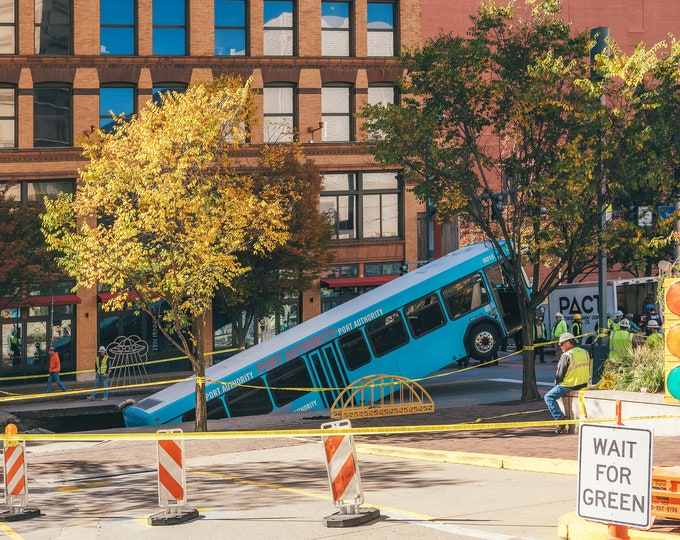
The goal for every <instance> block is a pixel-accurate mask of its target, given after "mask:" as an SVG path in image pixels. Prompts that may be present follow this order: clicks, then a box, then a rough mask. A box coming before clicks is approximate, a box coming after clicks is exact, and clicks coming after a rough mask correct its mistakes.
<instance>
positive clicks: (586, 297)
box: [544, 277, 658, 342]
mask: <svg viewBox="0 0 680 540" xmlns="http://www.w3.org/2000/svg"><path fill="white" fill-rule="evenodd" d="M657 284H658V278H656V277H644V278H630V279H619V280H610V281H608V282H607V313H609V314H610V315H611V317H612V318H614V315H615V313H616V312H617V311H618V310H621V311H623V313H632V314H633V315H635V318H636V322H637V321H639V317H640V316H644V315H646V314H647V310H646V309H645V306H646V305H647V304H654V305H655V306H656V307H657V311H658V306H657V304H656V296H657V294H656V290H657ZM598 299H599V294H598V283H597V281H584V282H580V283H565V284H563V285H560V286H559V287H557V289H555V290H554V291H553V292H552V293H551V294H550V296H549V297H548V303H547V306H546V309H545V314H544V316H545V319H544V321H545V323H546V326H547V327H548V333H550V329H551V328H552V325H553V323H554V322H555V313H557V312H560V313H562V315H563V316H564V319H565V320H566V321H567V326H568V327H569V328H571V323H572V322H573V320H574V315H576V314H577V313H580V314H581V317H582V319H581V322H582V324H583V333H584V334H586V333H588V332H594V331H595V325H596V323H597V320H598V318H599V313H598ZM588 338H591V336H588ZM588 338H587V339H586V341H587V342H590V341H591V339H588Z"/></svg>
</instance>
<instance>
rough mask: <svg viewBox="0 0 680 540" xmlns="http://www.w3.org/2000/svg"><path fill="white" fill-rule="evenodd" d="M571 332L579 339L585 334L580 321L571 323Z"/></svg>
mask: <svg viewBox="0 0 680 540" xmlns="http://www.w3.org/2000/svg"><path fill="white" fill-rule="evenodd" d="M571 333H572V334H574V337H575V338H576V339H579V336H580V335H581V334H583V329H582V328H581V323H580V322H577V321H574V322H573V323H571Z"/></svg>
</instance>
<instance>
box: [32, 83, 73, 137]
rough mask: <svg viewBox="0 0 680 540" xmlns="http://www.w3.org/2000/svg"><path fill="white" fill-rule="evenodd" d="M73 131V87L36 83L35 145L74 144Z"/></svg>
mask: <svg viewBox="0 0 680 540" xmlns="http://www.w3.org/2000/svg"><path fill="white" fill-rule="evenodd" d="M71 131H72V130H71V88H70V87H69V86H61V85H47V84H46V85H36V86H35V88H34V89H33V146H35V147H36V148H41V147H55V146H59V147H61V146H73V145H72V142H71Z"/></svg>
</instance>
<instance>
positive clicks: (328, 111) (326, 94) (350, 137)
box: [321, 83, 355, 143]
mask: <svg viewBox="0 0 680 540" xmlns="http://www.w3.org/2000/svg"><path fill="white" fill-rule="evenodd" d="M337 90H346V91H347V111H341V112H338V111H335V110H333V109H334V108H335V103H334V100H333V93H334V92H333V91H337ZM335 93H338V92H335ZM354 96H355V91H354V87H353V86H352V85H351V84H344V83H333V84H325V85H323V86H322V87H321V121H322V122H325V124H324V129H323V131H322V141H323V142H324V143H348V142H353V141H354V127H355V125H354ZM338 118H342V119H346V127H347V138H346V139H341V138H338V139H336V138H333V139H330V138H329V137H328V133H329V131H330V130H329V126H331V128H332V129H335V126H336V122H334V121H333V120H335V119H338ZM344 126H345V123H344V122H343V126H342V127H344Z"/></svg>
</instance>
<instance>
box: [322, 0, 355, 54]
mask: <svg viewBox="0 0 680 540" xmlns="http://www.w3.org/2000/svg"><path fill="white" fill-rule="evenodd" d="M321 54H322V55H323V56H349V55H350V20H349V2H321Z"/></svg>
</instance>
